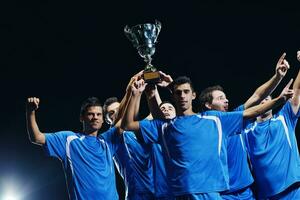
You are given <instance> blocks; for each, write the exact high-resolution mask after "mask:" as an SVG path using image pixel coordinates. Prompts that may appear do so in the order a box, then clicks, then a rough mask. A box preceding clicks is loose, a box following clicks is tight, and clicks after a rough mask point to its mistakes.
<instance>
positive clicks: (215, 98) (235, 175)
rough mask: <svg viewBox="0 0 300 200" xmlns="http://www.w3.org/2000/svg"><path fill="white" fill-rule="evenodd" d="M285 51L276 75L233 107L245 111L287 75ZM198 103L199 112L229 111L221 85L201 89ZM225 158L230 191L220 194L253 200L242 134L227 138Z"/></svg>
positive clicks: (241, 199)
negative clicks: (239, 104)
mask: <svg viewBox="0 0 300 200" xmlns="http://www.w3.org/2000/svg"><path fill="white" fill-rule="evenodd" d="M285 55H286V54H285V53H284V54H283V55H282V56H281V57H280V58H279V60H278V62H277V64H276V69H275V75H274V76H272V78H271V79H270V80H268V81H267V82H266V83H264V84H263V85H261V86H260V87H259V88H257V89H256V90H255V92H254V93H253V94H252V96H251V97H250V98H249V99H248V100H247V101H246V102H245V103H244V104H243V105H241V106H239V107H238V108H236V109H234V110H235V111H238V110H245V109H247V108H250V107H252V106H254V105H257V104H259V103H260V102H261V101H262V100H263V99H264V98H266V97H267V96H268V95H269V94H270V93H272V91H273V90H274V89H275V88H276V86H277V85H278V84H279V82H280V81H281V80H282V78H283V77H284V76H285V75H286V73H287V70H288V69H289V64H288V62H287V61H286V60H285V59H284V58H285ZM199 102H200V103H199V104H200V110H201V111H207V110H219V111H224V112H226V111H228V103H229V101H228V99H227V98H226V95H225V93H224V91H223V88H222V87H221V86H218V85H216V86H212V87H208V88H206V89H204V90H203V91H202V92H201V94H200V95H199ZM227 159H228V172H229V188H230V189H229V190H228V191H226V192H224V193H222V198H223V199H227V200H230V199H240V200H251V199H254V194H253V192H252V190H251V185H252V183H253V177H252V174H251V171H250V167H249V165H248V160H247V152H246V149H245V145H244V141H243V139H242V135H241V134H239V135H232V136H230V137H228V138H227Z"/></svg>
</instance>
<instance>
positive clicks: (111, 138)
mask: <svg viewBox="0 0 300 200" xmlns="http://www.w3.org/2000/svg"><path fill="white" fill-rule="evenodd" d="M101 137H103V138H104V140H105V142H106V143H107V144H108V146H109V148H110V150H111V153H112V155H115V153H116V151H117V150H118V147H119V146H120V141H121V135H120V133H119V131H118V129H117V128H116V127H112V128H110V129H108V130H107V131H105V132H104V133H102V134H101Z"/></svg>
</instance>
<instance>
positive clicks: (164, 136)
mask: <svg viewBox="0 0 300 200" xmlns="http://www.w3.org/2000/svg"><path fill="white" fill-rule="evenodd" d="M290 84H291V83H289V84H288V85H287V86H286V87H285V88H284V90H283V92H282V93H281V94H280V96H278V97H277V98H274V99H273V100H271V101H269V102H268V103H266V104H263V105H258V106H254V107H252V108H249V109H247V110H244V111H237V112H218V111H208V112H204V113H201V114H196V113H194V112H193V110H192V101H193V100H194V99H195V97H196V93H195V92H194V89H193V86H192V83H191V81H190V79H189V78H187V77H179V78H177V79H176V80H175V81H174V82H173V83H172V85H171V87H170V89H171V91H172V94H173V100H174V102H175V106H176V112H177V117H175V118H174V119H171V120H169V119H155V120H142V121H136V120H135V119H134V113H133V108H134V106H135V104H137V103H139V102H138V99H139V97H138V96H139V95H141V93H142V92H143V90H144V88H145V83H144V82H143V80H140V81H136V82H135V83H134V84H133V87H132V96H131V99H130V101H129V104H128V106H127V109H126V112H125V116H124V118H123V120H122V127H123V128H124V129H125V130H132V131H135V133H138V134H140V135H141V137H142V138H143V140H144V141H145V142H146V143H155V142H158V143H159V144H160V145H161V146H162V148H163V155H164V158H165V161H166V171H167V175H168V183H169V184H170V188H171V191H172V193H173V195H174V196H175V199H178V200H179V199H180V200H181V199H183V200H187V199H214V200H216V199H221V197H220V194H219V192H221V191H225V190H227V189H228V186H229V185H228V182H229V180H228V172H227V157H226V155H227V154H226V149H225V144H224V142H225V140H224V138H226V137H227V136H228V135H229V134H232V133H236V132H237V131H238V130H240V129H241V128H242V123H243V118H252V117H255V116H257V115H258V114H260V113H263V112H265V111H266V110H269V109H270V108H272V107H273V106H278V105H280V104H282V103H284V102H285V101H286V100H287V99H288V98H290V97H291V96H292V95H293V91H292V90H290V89H289V88H288V87H289V85H290Z"/></svg>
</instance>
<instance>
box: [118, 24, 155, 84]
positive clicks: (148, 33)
mask: <svg viewBox="0 0 300 200" xmlns="http://www.w3.org/2000/svg"><path fill="white" fill-rule="evenodd" d="M160 30H161V23H160V22H159V21H158V20H155V24H151V23H146V24H138V25H135V26H133V27H131V28H130V27H129V26H125V28H124V33H125V35H126V36H127V38H128V39H129V40H130V41H131V42H132V44H133V46H134V47H135V48H136V49H137V50H138V53H139V55H140V56H141V57H142V58H144V61H145V63H146V66H145V68H144V74H143V76H144V80H145V81H146V82H148V83H156V82H159V81H160V74H159V72H158V71H157V69H156V68H155V67H154V66H153V65H152V64H151V61H152V57H151V56H152V55H154V53H155V43H157V38H158V35H159V32H160Z"/></svg>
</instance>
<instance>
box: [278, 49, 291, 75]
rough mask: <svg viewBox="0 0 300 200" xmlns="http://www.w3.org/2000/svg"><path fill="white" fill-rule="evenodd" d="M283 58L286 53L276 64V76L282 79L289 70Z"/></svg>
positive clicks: (284, 54)
mask: <svg viewBox="0 0 300 200" xmlns="http://www.w3.org/2000/svg"><path fill="white" fill-rule="evenodd" d="M285 56H286V53H283V54H282V55H281V57H280V58H279V60H278V62H277V64H276V74H277V75H279V76H281V77H284V76H285V74H286V72H287V71H288V69H289V68H290V65H289V63H288V61H287V60H286V59H285Z"/></svg>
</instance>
